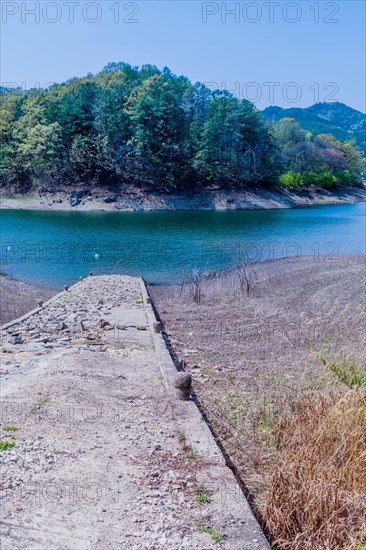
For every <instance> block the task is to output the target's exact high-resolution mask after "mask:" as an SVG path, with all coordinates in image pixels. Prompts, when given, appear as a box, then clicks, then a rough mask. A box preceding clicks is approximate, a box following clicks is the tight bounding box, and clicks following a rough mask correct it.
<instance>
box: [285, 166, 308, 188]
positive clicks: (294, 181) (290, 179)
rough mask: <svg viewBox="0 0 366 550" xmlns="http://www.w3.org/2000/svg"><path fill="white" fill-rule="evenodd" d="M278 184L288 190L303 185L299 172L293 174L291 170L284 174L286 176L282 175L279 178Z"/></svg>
mask: <svg viewBox="0 0 366 550" xmlns="http://www.w3.org/2000/svg"><path fill="white" fill-rule="evenodd" d="M280 182H281V184H282V185H283V186H284V187H287V188H289V189H296V188H297V187H301V186H302V185H303V181H302V176H301V174H300V173H299V172H293V171H292V170H290V171H289V172H286V174H282V176H280Z"/></svg>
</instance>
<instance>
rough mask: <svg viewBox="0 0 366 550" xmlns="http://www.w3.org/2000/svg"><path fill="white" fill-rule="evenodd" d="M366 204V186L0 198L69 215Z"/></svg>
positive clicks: (1, 204) (4, 204) (6, 204)
mask: <svg viewBox="0 0 366 550" xmlns="http://www.w3.org/2000/svg"><path fill="white" fill-rule="evenodd" d="M361 201H366V186H363V187H350V188H345V189H336V190H332V191H326V190H325V189H319V188H315V187H311V188H308V189H302V190H301V191H299V192H296V193H295V192H293V191H288V190H284V189H283V190H264V189H251V190H245V191H240V190H236V191H235V190H231V191H229V190H223V189H206V190H202V191H200V192H197V193H190V194H188V193H172V194H167V193H165V194H164V193H152V192H149V193H147V192H143V191H142V190H139V189H130V190H129V191H126V192H123V193H121V194H118V195H116V194H114V193H108V192H106V191H104V192H103V191H101V190H95V189H93V190H92V192H91V193H89V192H87V191H74V192H72V193H67V192H57V193H52V194H44V195H42V196H39V195H29V196H27V195H17V196H9V195H4V194H3V195H1V196H0V208H1V209H17V210H67V211H70V210H72V211H81V212H92V211H151V210H263V209H278V208H297V207H299V206H309V205H315V204H344V203H353V202H361Z"/></svg>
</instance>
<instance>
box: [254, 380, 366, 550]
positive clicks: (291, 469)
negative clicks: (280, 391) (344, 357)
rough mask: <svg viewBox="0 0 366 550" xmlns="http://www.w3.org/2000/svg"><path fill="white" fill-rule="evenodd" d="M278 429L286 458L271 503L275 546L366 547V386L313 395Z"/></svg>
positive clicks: (316, 549) (315, 549) (267, 514)
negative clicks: (365, 389) (331, 393)
mask: <svg viewBox="0 0 366 550" xmlns="http://www.w3.org/2000/svg"><path fill="white" fill-rule="evenodd" d="M275 429H276V432H277V434H278V445H279V461H278V464H277V466H276V468H275V470H274V473H273V477H272V484H271V488H270V490H269V494H268V496H267V498H266V505H265V508H264V520H265V524H266V526H267V528H268V530H269V532H270V533H271V535H272V539H273V541H274V546H275V547H276V548H278V549H291V550H346V549H354V550H356V549H357V550H360V549H363V548H366V546H365V543H366V499H365V492H366V391H364V390H351V391H348V392H347V393H346V394H344V393H340V392H339V393H338V392H337V393H335V394H333V395H332V396H328V397H327V396H325V395H318V396H314V395H313V396H309V397H306V398H304V399H303V400H302V401H301V402H300V404H299V406H298V410H297V411H296V413H295V414H294V415H288V416H281V417H278V418H277V419H276V423H275Z"/></svg>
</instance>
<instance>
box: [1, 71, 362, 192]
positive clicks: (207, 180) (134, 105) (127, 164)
mask: <svg viewBox="0 0 366 550" xmlns="http://www.w3.org/2000/svg"><path fill="white" fill-rule="evenodd" d="M2 92H3V97H2V101H1V118H0V136H1V137H0V139H1V155H0V185H1V187H2V188H3V190H6V191H8V192H9V191H10V192H23V193H24V192H29V191H35V190H37V189H38V190H43V191H44V190H48V191H51V192H52V190H56V189H57V190H60V189H66V188H67V189H73V188H76V187H77V188H79V189H80V187H83V188H91V187H95V186H104V187H109V188H110V187H111V186H113V187H114V188H115V189H121V190H126V189H127V188H128V187H129V186H138V187H141V188H144V189H145V190H149V189H151V190H154V191H159V190H164V191H174V190H187V189H193V188H196V189H197V188H199V187H208V186H212V185H216V186H220V187H236V188H241V187H242V188H245V187H248V186H256V187H260V186H273V185H283V186H287V187H300V186H303V185H310V184H315V185H318V186H322V187H328V188H332V187H336V186H339V185H342V186H344V185H353V184H356V185H357V184H359V183H361V181H362V179H363V176H362V171H363V168H364V159H363V157H362V154H361V153H360V151H359V150H358V149H357V148H356V147H355V146H354V144H353V143H352V142H348V141H346V142H343V141H341V140H339V139H337V137H334V136H333V135H329V133H328V134H322V135H316V134H318V132H317V130H316V129H315V130H314V132H309V131H307V130H305V129H303V128H301V126H300V124H299V123H298V122H296V121H295V120H294V119H293V118H285V119H282V120H279V121H278V122H275V123H272V122H266V121H265V119H264V117H263V116H262V114H261V113H260V112H259V111H258V110H257V109H256V108H255V106H254V105H253V104H251V103H250V102H248V101H246V100H238V99H237V98H235V97H233V96H232V95H231V94H230V93H229V92H226V91H223V92H218V91H214V92H213V91H210V90H209V89H208V88H207V87H206V86H204V85H203V84H199V83H197V84H194V85H193V84H192V83H191V82H190V81H189V80H188V79H187V78H186V77H184V76H176V75H174V74H173V73H172V72H171V71H170V70H169V69H167V68H165V69H163V70H162V71H160V70H158V69H157V68H156V67H154V66H151V65H145V66H142V67H141V68H140V69H139V68H138V67H132V66H131V65H128V64H126V63H111V64H109V65H107V66H106V67H105V68H104V69H103V70H102V71H101V72H100V73H98V74H96V75H88V76H87V77H85V78H80V79H77V78H74V79H71V80H69V81H68V82H66V83H63V84H59V85H53V86H52V87H51V88H49V89H47V90H44V91H39V90H30V91H28V92H26V93H25V92H23V91H21V90H18V91H17V90H15V91H14V90H7V89H2Z"/></svg>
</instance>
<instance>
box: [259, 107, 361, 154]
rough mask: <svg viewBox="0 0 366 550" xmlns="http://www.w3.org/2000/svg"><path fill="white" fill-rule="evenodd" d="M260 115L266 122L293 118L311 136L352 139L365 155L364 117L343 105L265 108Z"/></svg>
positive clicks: (343, 139)
mask: <svg viewBox="0 0 366 550" xmlns="http://www.w3.org/2000/svg"><path fill="white" fill-rule="evenodd" d="M262 114H263V116H264V118H265V119H266V120H271V121H274V122H278V121H279V120H281V118H286V117H287V118H294V119H295V120H296V121H297V122H299V123H300V124H301V126H302V127H303V128H304V130H308V131H309V132H311V133H312V134H332V135H333V136H334V137H335V138H337V139H340V140H342V141H347V140H350V139H354V140H355V141H356V144H357V145H358V147H359V148H360V149H361V150H362V151H363V153H366V115H365V114H364V113H361V112H360V111H356V109H352V108H351V107H348V106H347V105H344V103H338V102H335V103H334V102H333V103H316V104H315V105H312V106H311V107H307V108H305V109H299V108H292V109H283V108H281V107H267V109H264V111H262Z"/></svg>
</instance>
